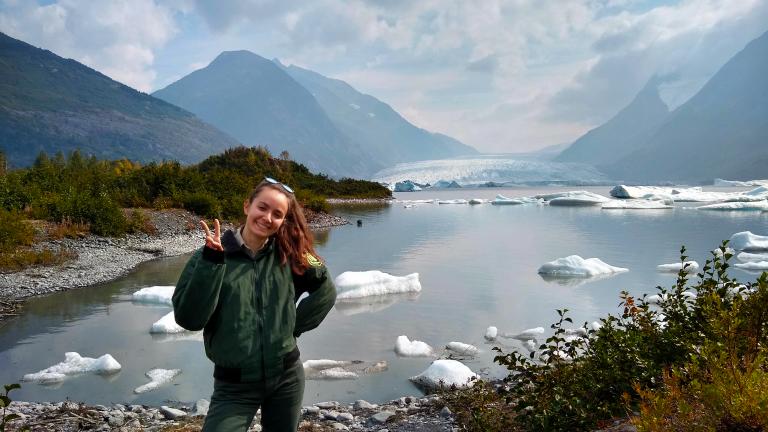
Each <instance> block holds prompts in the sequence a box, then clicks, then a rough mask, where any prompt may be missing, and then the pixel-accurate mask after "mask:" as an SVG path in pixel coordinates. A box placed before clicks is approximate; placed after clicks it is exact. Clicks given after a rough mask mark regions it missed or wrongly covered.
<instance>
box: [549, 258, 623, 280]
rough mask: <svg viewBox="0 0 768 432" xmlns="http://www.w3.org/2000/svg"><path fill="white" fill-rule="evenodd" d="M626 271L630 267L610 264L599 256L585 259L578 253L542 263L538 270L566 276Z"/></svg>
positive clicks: (589, 275)
mask: <svg viewBox="0 0 768 432" xmlns="http://www.w3.org/2000/svg"><path fill="white" fill-rule="evenodd" d="M626 271H629V269H626V268H623V267H614V266H611V265H608V264H606V263H604V262H603V261H601V260H600V259H599V258H588V259H584V258H582V257H580V256H578V255H571V256H568V257H565V258H558V259H556V260H554V261H550V262H548V263H546V264H544V265H542V266H541V267H539V270H538V272H539V274H548V275H556V276H566V277H573V276H577V277H591V276H598V275H603V274H612V273H621V272H626Z"/></svg>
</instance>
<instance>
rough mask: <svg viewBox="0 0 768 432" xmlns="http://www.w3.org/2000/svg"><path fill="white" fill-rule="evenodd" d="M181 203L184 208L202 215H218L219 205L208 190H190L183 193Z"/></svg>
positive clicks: (219, 213) (219, 211) (210, 216)
mask: <svg viewBox="0 0 768 432" xmlns="http://www.w3.org/2000/svg"><path fill="white" fill-rule="evenodd" d="M182 205H183V206H184V208H185V209H187V210H189V211H191V212H192V213H194V214H196V215H198V216H202V217H209V218H212V217H220V215H221V205H220V204H219V202H218V200H217V199H216V198H215V197H214V196H213V195H211V194H209V193H208V192H192V193H188V194H186V195H184V198H182Z"/></svg>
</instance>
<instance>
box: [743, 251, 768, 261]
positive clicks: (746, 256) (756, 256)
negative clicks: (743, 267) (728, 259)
mask: <svg viewBox="0 0 768 432" xmlns="http://www.w3.org/2000/svg"><path fill="white" fill-rule="evenodd" d="M736 258H738V259H739V261H744V262H752V261H768V254H762V253H749V252H742V253H740V254H738V255H736Z"/></svg>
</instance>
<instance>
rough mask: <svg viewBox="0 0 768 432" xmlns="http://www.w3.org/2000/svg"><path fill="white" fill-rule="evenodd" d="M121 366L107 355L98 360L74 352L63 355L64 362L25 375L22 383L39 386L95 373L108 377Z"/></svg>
mask: <svg viewBox="0 0 768 432" xmlns="http://www.w3.org/2000/svg"><path fill="white" fill-rule="evenodd" d="M121 368H122V366H120V363H118V362H117V360H115V358H114V357H112V356H111V355H109V354H104V355H103V356H101V357H99V358H96V359H94V358H90V357H81V356H80V354H78V353H76V352H67V353H64V361H63V362H61V363H58V364H55V365H53V366H51V367H49V368H46V369H43V370H41V371H40V372H36V373H31V374H26V375H24V377H23V378H22V380H23V381H32V382H37V383H40V384H46V383H54V382H61V381H64V379H65V378H66V377H67V376H71V375H79V374H84V373H89V372H92V373H96V374H100V375H108V374H112V373H115V372H119V371H120V369H121Z"/></svg>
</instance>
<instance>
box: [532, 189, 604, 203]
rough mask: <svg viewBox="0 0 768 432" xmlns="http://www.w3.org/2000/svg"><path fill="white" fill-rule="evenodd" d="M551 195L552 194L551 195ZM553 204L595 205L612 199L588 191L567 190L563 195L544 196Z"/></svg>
mask: <svg viewBox="0 0 768 432" xmlns="http://www.w3.org/2000/svg"><path fill="white" fill-rule="evenodd" d="M549 196H551V195H549ZM543 199H544V200H545V201H547V202H548V203H549V205H552V206H577V207H578V206H593V205H599V204H603V203H605V202H608V201H610V199H608V198H606V197H604V196H602V195H598V194H596V193H592V192H587V191H574V192H566V193H564V194H562V195H561V196H555V197H552V198H550V199H546V198H543Z"/></svg>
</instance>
